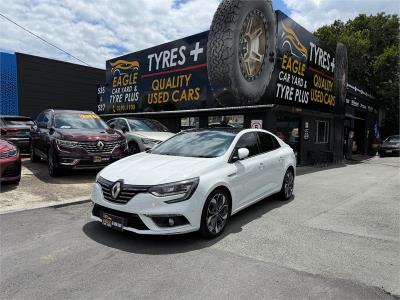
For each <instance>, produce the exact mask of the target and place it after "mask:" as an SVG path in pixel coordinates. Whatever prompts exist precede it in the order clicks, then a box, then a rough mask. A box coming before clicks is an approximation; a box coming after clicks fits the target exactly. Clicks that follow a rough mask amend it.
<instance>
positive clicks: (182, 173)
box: [100, 152, 218, 185]
mask: <svg viewBox="0 0 400 300" xmlns="http://www.w3.org/2000/svg"><path fill="white" fill-rule="evenodd" d="M217 161H218V158H197V157H182V156H169V155H158V154H151V153H146V152H142V153H139V154H135V155H131V156H129V157H126V158H124V159H121V160H119V161H117V162H115V163H113V164H111V165H109V166H108V167H106V168H105V169H103V170H102V171H101V172H100V176H101V177H103V178H104V179H107V180H110V181H117V180H120V179H123V180H124V183H126V184H132V185H157V184H163V183H169V182H175V181H181V180H185V179H191V178H195V177H198V176H200V175H201V174H202V173H204V172H207V170H209V169H213V168H215V166H216V164H217Z"/></svg>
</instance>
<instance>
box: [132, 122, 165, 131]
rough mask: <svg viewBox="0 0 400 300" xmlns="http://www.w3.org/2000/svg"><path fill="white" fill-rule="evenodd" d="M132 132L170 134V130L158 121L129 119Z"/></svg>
mask: <svg viewBox="0 0 400 300" xmlns="http://www.w3.org/2000/svg"><path fill="white" fill-rule="evenodd" d="M128 123H129V126H130V127H131V130H132V131H158V132H159V131H161V132H168V131H169V130H168V128H167V127H165V126H164V125H163V124H161V123H160V122H158V121H156V120H150V119H128Z"/></svg>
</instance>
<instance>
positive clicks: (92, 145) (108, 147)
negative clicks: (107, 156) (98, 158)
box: [78, 142, 124, 153]
mask: <svg viewBox="0 0 400 300" xmlns="http://www.w3.org/2000/svg"><path fill="white" fill-rule="evenodd" d="M123 143H124V142H102V145H103V147H99V145H98V142H80V143H78V147H81V148H83V149H85V150H86V151H87V152H88V153H107V152H112V151H113V150H114V149H115V147H118V146H121V145H122V144H123Z"/></svg>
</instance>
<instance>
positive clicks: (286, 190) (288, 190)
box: [279, 169, 294, 201]
mask: <svg viewBox="0 0 400 300" xmlns="http://www.w3.org/2000/svg"><path fill="white" fill-rule="evenodd" d="M293 189H294V172H293V170H292V169H287V171H286V173H285V176H284V177H283V182H282V188H281V190H280V192H279V198H280V199H281V200H283V201H286V200H289V199H290V198H292V195H293Z"/></svg>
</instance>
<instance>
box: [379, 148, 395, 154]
mask: <svg viewBox="0 0 400 300" xmlns="http://www.w3.org/2000/svg"><path fill="white" fill-rule="evenodd" d="M379 154H380V155H400V148H381V149H379Z"/></svg>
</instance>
